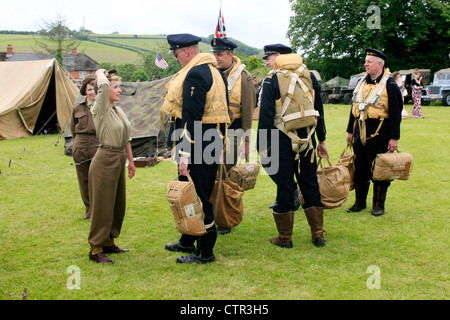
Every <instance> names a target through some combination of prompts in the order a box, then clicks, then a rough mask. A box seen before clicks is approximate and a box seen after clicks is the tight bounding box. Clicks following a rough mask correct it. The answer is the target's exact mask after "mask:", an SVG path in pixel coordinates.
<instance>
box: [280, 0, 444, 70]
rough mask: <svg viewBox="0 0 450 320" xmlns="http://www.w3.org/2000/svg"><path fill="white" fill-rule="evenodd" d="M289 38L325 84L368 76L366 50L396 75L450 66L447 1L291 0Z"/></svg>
mask: <svg viewBox="0 0 450 320" xmlns="http://www.w3.org/2000/svg"><path fill="white" fill-rule="evenodd" d="M289 1H290V2H291V9H292V12H293V14H292V16H291V18H290V21H289V29H288V32H287V35H288V38H289V39H290V41H291V44H292V46H293V48H294V49H295V50H299V51H300V52H302V54H303V55H304V58H305V63H306V64H307V66H308V67H309V68H310V69H315V70H318V71H319V72H320V74H321V76H322V78H324V79H331V78H333V77H335V76H341V77H344V78H349V77H350V75H352V74H356V73H359V72H361V71H364V69H363V61H364V56H365V52H364V49H365V48H366V47H373V48H377V49H379V50H381V51H383V52H384V53H385V54H386V55H387V56H388V57H389V60H388V61H387V66H388V67H389V68H390V69H391V71H394V70H401V69H412V68H423V69H431V71H432V72H435V71H437V70H440V69H442V68H446V67H448V66H449V52H450V31H449V25H450V1H449V0H420V1H419V0H376V1H374V0H335V1H327V0H318V1H308V0H289Z"/></svg>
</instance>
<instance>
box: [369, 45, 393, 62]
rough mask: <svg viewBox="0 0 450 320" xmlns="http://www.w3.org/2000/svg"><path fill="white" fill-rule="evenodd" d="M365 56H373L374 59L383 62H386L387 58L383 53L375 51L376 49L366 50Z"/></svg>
mask: <svg viewBox="0 0 450 320" xmlns="http://www.w3.org/2000/svg"><path fill="white" fill-rule="evenodd" d="M366 55H368V56H375V57H378V58H381V59H383V60H387V58H388V57H387V56H386V55H385V54H384V53H383V52H381V51H380V50H377V49H373V48H366Z"/></svg>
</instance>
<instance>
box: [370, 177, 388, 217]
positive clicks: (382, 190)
mask: <svg viewBox="0 0 450 320" xmlns="http://www.w3.org/2000/svg"><path fill="white" fill-rule="evenodd" d="M387 189H388V186H385V185H382V184H378V183H374V184H373V207H372V215H373V216H375V217H378V216H381V215H383V214H384V202H385V201H386V193H387Z"/></svg>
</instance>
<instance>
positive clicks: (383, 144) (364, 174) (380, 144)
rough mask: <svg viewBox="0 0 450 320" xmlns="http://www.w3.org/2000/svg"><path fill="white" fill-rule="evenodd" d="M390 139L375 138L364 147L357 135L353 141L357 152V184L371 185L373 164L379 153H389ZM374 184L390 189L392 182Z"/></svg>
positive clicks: (357, 134)
mask: <svg viewBox="0 0 450 320" xmlns="http://www.w3.org/2000/svg"><path fill="white" fill-rule="evenodd" d="M388 144H389V138H386V137H383V136H377V137H375V138H372V139H369V140H366V145H363V143H362V142H361V139H360V137H359V132H357V133H356V135H355V139H354V141H353V151H354V152H355V156H356V157H355V183H368V182H369V183H370V180H372V176H373V175H372V171H371V169H372V163H373V161H374V160H375V158H376V157H377V154H379V153H386V152H387V151H388ZM374 183H377V184H380V185H384V186H386V187H389V186H390V184H391V182H390V181H374Z"/></svg>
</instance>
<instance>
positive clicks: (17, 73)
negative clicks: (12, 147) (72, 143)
mask: <svg viewBox="0 0 450 320" xmlns="http://www.w3.org/2000/svg"><path fill="white" fill-rule="evenodd" d="M78 91H79V90H78V88H77V86H76V85H75V84H74V83H73V82H72V81H70V79H69V77H68V76H67V75H66V74H65V73H64V70H63V69H62V68H61V67H60V66H59V64H58V63H57V62H56V60H55V59H52V60H37V61H17V62H13V61H9V62H0V97H1V99H0V140H7V139H15V138H22V137H29V136H31V135H33V134H36V133H38V132H42V129H44V127H45V128H52V129H53V128H56V127H57V126H59V127H60V129H61V130H62V131H63V130H65V129H66V127H67V124H68V123H69V120H70V116H71V113H72V108H73V103H74V101H75V97H76V95H77V93H78Z"/></svg>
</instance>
